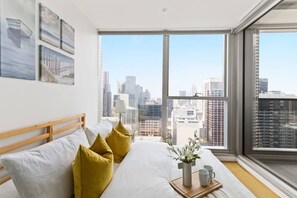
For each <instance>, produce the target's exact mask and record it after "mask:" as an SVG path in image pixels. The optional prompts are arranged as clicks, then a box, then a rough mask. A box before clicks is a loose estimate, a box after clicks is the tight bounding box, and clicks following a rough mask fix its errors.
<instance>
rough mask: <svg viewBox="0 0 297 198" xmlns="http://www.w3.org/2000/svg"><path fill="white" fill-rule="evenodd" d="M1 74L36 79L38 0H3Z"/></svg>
mask: <svg viewBox="0 0 297 198" xmlns="http://www.w3.org/2000/svg"><path fill="white" fill-rule="evenodd" d="M0 16H1V39H0V41H1V49H0V50H1V57H0V76H2V77H10V78H19V79H27V80H35V76H36V73H35V57H36V53H35V49H36V46H35V42H36V41H35V0H13V1H11V0H9V1H1V14H0Z"/></svg>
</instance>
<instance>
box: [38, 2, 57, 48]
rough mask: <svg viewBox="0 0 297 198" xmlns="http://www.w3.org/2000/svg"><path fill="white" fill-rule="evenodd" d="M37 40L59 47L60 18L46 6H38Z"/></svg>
mask: <svg viewBox="0 0 297 198" xmlns="http://www.w3.org/2000/svg"><path fill="white" fill-rule="evenodd" d="M39 38H40V40H42V41H45V42H47V43H49V44H51V45H53V46H55V47H60V18H59V16H58V15H56V14H55V13H54V12H53V11H51V10H50V9H49V8H47V7H46V6H44V5H42V4H41V3H40V4H39Z"/></svg>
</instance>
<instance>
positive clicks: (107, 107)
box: [103, 71, 111, 117]
mask: <svg viewBox="0 0 297 198" xmlns="http://www.w3.org/2000/svg"><path fill="white" fill-rule="evenodd" d="M110 116H111V91H110V84H109V72H107V71H105V72H104V73H103V117H110Z"/></svg>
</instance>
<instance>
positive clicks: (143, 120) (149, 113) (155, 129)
mask: <svg viewBox="0 0 297 198" xmlns="http://www.w3.org/2000/svg"><path fill="white" fill-rule="evenodd" d="M161 112H162V110H161V105H157V104H145V105H138V124H139V128H138V130H139V134H140V135H143V136H161V128H162V119H161V115H162V113H161Z"/></svg>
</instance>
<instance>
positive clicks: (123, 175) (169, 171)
mask: <svg viewBox="0 0 297 198" xmlns="http://www.w3.org/2000/svg"><path fill="white" fill-rule="evenodd" d="M200 156H201V159H199V160H196V165H195V166H194V167H193V171H198V170H199V169H200V168H202V167H203V166H204V165H206V164H208V165H211V166H213V168H214V171H215V172H216V179H217V180H218V181H219V182H221V183H222V184H223V187H222V188H220V189H218V190H216V191H214V192H212V193H211V194H208V195H207V196H206V197H209V198H212V197H219V198H224V197H231V198H233V197H240V198H244V197H247V198H252V197H255V196H254V195H253V194H252V193H251V192H250V191H249V190H248V189H247V188H246V187H245V186H244V185H243V184H242V183H240V181H239V180H238V179H237V178H236V177H235V176H234V175H233V174H232V173H231V172H230V171H229V170H228V169H227V168H226V167H225V166H224V165H223V164H222V163H221V162H220V161H219V160H218V159H217V158H216V157H215V156H214V155H213V154H212V152H211V151H210V150H207V149H203V148H202V149H201V150H200ZM181 174H182V171H181V170H180V169H178V168H177V162H176V161H175V160H173V159H172V157H171V156H170V154H169V152H168V150H167V144H165V143H159V142H143V141H141V142H135V143H133V144H132V146H131V149H130V151H129V153H128V154H127V156H126V157H125V159H124V160H123V161H122V163H121V164H115V166H114V175H113V178H112V181H111V183H110V184H109V186H108V187H107V188H106V190H105V191H104V193H103V194H102V196H101V197H102V198H114V197H121V198H139V197H142V198H152V197H160V198H167V197H168V198H169V197H170V198H174V197H181V196H180V195H179V194H178V193H177V192H176V191H174V189H173V188H172V187H171V186H170V184H169V181H171V180H173V179H176V178H178V177H181ZM0 197H1V198H2V197H3V198H19V196H18V194H17V191H16V189H15V186H14V184H13V182H12V181H11V180H10V181H8V182H6V183H4V184H3V185H1V186H0Z"/></svg>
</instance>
